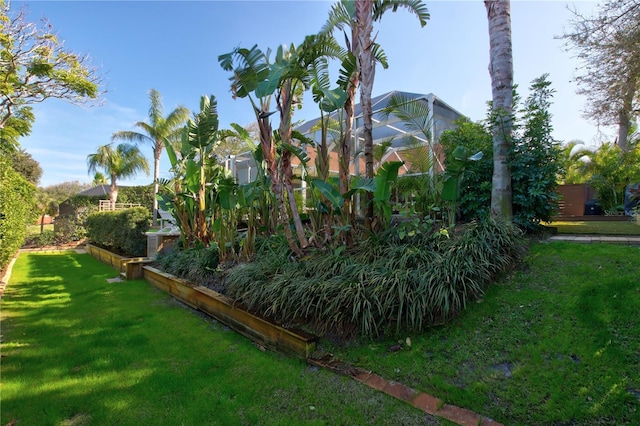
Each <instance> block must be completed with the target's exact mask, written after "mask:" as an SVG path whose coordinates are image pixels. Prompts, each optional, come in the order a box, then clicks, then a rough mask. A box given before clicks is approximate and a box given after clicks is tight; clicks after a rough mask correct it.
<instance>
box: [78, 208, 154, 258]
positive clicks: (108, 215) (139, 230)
mask: <svg viewBox="0 0 640 426" xmlns="http://www.w3.org/2000/svg"><path fill="white" fill-rule="evenodd" d="M150 220H151V214H150V213H149V210H147V209H146V208H144V207H134V208H131V209H126V210H118V211H113V212H98V213H94V214H92V215H91V216H89V217H88V218H87V226H86V227H87V237H88V238H89V241H90V242H91V243H92V244H95V245H97V246H100V247H103V248H106V249H107V250H110V251H112V252H114V253H118V254H122V255H130V256H145V255H146V251H147V236H146V235H145V232H146V231H148V230H149V221H150Z"/></svg>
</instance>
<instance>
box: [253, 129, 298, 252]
mask: <svg viewBox="0 0 640 426" xmlns="http://www.w3.org/2000/svg"><path fill="white" fill-rule="evenodd" d="M258 126H259V127H260V147H261V148H262V156H263V158H264V161H265V163H267V170H268V172H269V177H270V178H271V190H272V191H273V195H275V198H276V204H277V211H278V213H279V214H280V220H279V221H276V223H278V222H281V223H282V228H283V230H284V235H285V237H286V238H287V242H288V243H289V248H291V251H293V252H294V253H295V254H296V255H297V256H302V251H301V250H300V248H299V247H298V245H297V244H296V240H295V238H294V237H293V233H292V232H291V228H290V227H289V215H288V214H287V207H286V205H285V203H284V195H283V193H282V192H283V191H282V182H281V179H280V178H279V176H278V165H277V163H276V149H275V145H274V144H273V136H272V134H271V124H270V123H269V117H265V118H259V117H258Z"/></svg>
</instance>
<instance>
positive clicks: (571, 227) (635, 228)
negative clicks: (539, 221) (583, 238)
mask: <svg viewBox="0 0 640 426" xmlns="http://www.w3.org/2000/svg"><path fill="white" fill-rule="evenodd" d="M545 225H546V226H550V227H555V228H556V229H557V231H558V234H591V235H640V224H638V223H637V222H600V221H575V222H572V221H556V222H551V223H548V224H545Z"/></svg>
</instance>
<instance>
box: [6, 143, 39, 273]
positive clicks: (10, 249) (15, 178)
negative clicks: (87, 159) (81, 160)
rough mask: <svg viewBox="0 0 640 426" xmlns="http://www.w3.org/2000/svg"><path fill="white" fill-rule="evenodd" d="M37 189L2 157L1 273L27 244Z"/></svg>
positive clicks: (35, 215) (34, 215)
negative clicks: (26, 238) (28, 226)
mask: <svg viewBox="0 0 640 426" xmlns="http://www.w3.org/2000/svg"><path fill="white" fill-rule="evenodd" d="M35 191H36V187H35V186H34V185H33V184H31V183H29V182H27V180H26V179H25V178H24V177H22V176H21V175H20V174H19V173H17V172H16V171H15V170H13V168H12V167H11V161H10V160H9V159H8V158H6V157H5V156H4V155H2V154H0V270H2V269H4V267H5V266H6V265H7V264H8V263H9V260H10V259H11V258H12V257H13V255H14V254H15V253H16V252H17V251H18V249H19V248H20V247H21V246H22V244H23V243H24V240H25V237H26V236H27V224H30V223H33V222H34V221H35V219H36V217H37V215H38V213H34V212H35V211H36V209H35V208H34V196H35Z"/></svg>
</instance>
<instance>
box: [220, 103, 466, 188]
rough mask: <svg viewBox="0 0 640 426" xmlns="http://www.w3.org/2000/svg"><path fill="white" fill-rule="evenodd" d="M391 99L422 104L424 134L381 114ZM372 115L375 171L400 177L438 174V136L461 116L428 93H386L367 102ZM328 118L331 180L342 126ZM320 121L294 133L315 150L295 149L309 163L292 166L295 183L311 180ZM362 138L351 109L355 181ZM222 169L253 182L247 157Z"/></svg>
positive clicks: (361, 171) (358, 110) (339, 119)
mask: <svg viewBox="0 0 640 426" xmlns="http://www.w3.org/2000/svg"><path fill="white" fill-rule="evenodd" d="M394 96H397V97H398V96H399V97H402V98H403V99H406V100H409V101H411V102H419V103H424V105H426V106H427V107H428V113H429V116H428V119H427V123H429V125H428V129H427V132H426V134H425V132H419V131H416V130H414V129H412V128H411V126H408V125H407V123H405V122H403V120H401V119H400V118H399V117H398V116H397V115H395V114H393V113H390V114H388V113H385V111H384V110H385V108H386V107H387V106H388V105H389V100H390V99H392V97H394ZM372 111H373V116H372V119H373V143H374V161H375V166H376V167H378V166H379V165H380V164H382V163H384V162H388V161H404V163H405V164H404V165H403V166H402V167H401V169H400V171H399V174H400V175H406V174H413V173H433V172H434V171H435V172H437V171H441V170H442V169H443V166H442V163H443V158H442V150H441V149H440V145H439V143H438V140H439V138H440V135H441V134H442V132H443V131H445V130H448V129H453V128H454V127H455V125H454V121H455V120H457V119H458V118H461V117H462V116H463V115H462V114H461V113H460V112H458V111H457V110H455V109H454V108H452V107H451V106H449V105H448V104H447V103H445V102H444V101H442V100H441V99H439V98H438V97H437V96H436V95H434V94H433V93H429V94H427V95H425V94H418V93H408V92H399V91H392V92H388V93H385V94H383V95H380V96H377V97H375V98H373V99H372ZM329 117H330V121H331V122H333V123H334V126H330V130H329V132H328V137H327V143H328V151H329V157H330V158H329V169H330V173H331V174H335V175H337V174H338V172H339V170H338V168H339V166H338V164H339V163H338V142H337V140H338V135H339V133H340V128H339V127H336V126H340V125H341V126H344V121H343V118H342V117H341V115H340V114H339V113H336V112H334V113H332V114H330V115H329ZM320 120H321V118H320V117H318V118H316V119H313V120H309V121H307V122H305V123H304V124H302V125H300V126H299V127H297V128H296V130H297V131H299V132H301V133H302V134H304V135H305V136H306V137H307V138H309V139H311V140H313V141H314V142H315V146H314V145H313V144H303V145H301V148H302V149H304V150H305V151H306V153H307V156H308V157H309V162H308V163H307V167H306V170H303V169H302V167H301V165H300V161H299V160H298V159H297V158H296V159H294V160H293V167H294V174H295V175H296V177H298V178H302V177H304V176H305V173H309V174H310V175H314V174H315V166H314V165H315V158H316V148H317V146H318V144H320V143H321V141H322V138H321V130H320ZM338 123H339V124H338ZM362 132H363V118H362V109H361V107H360V104H357V105H356V107H355V119H354V128H353V131H352V141H351V143H352V145H351V153H352V158H351V159H350V165H349V166H350V173H351V175H352V176H360V175H363V174H364V172H365V163H364V155H363V151H362V150H363V143H364V139H363V138H362ZM418 153H419V154H418ZM425 153H426V154H427V157H428V161H426V162H425V161H418V158H421V159H424V157H425ZM225 164H226V167H227V168H228V169H229V170H230V171H231V172H232V174H233V176H234V177H235V178H236V181H237V182H238V183H239V184H243V183H246V182H250V181H253V180H254V179H255V178H256V172H257V168H256V164H255V162H254V159H253V156H252V154H251V153H246V154H241V155H236V156H231V157H230V158H228V159H227V160H226V162H225ZM425 164H428V170H425ZM304 186H305V185H304V180H303V179H300V181H299V188H300V189H302V188H304Z"/></svg>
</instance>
